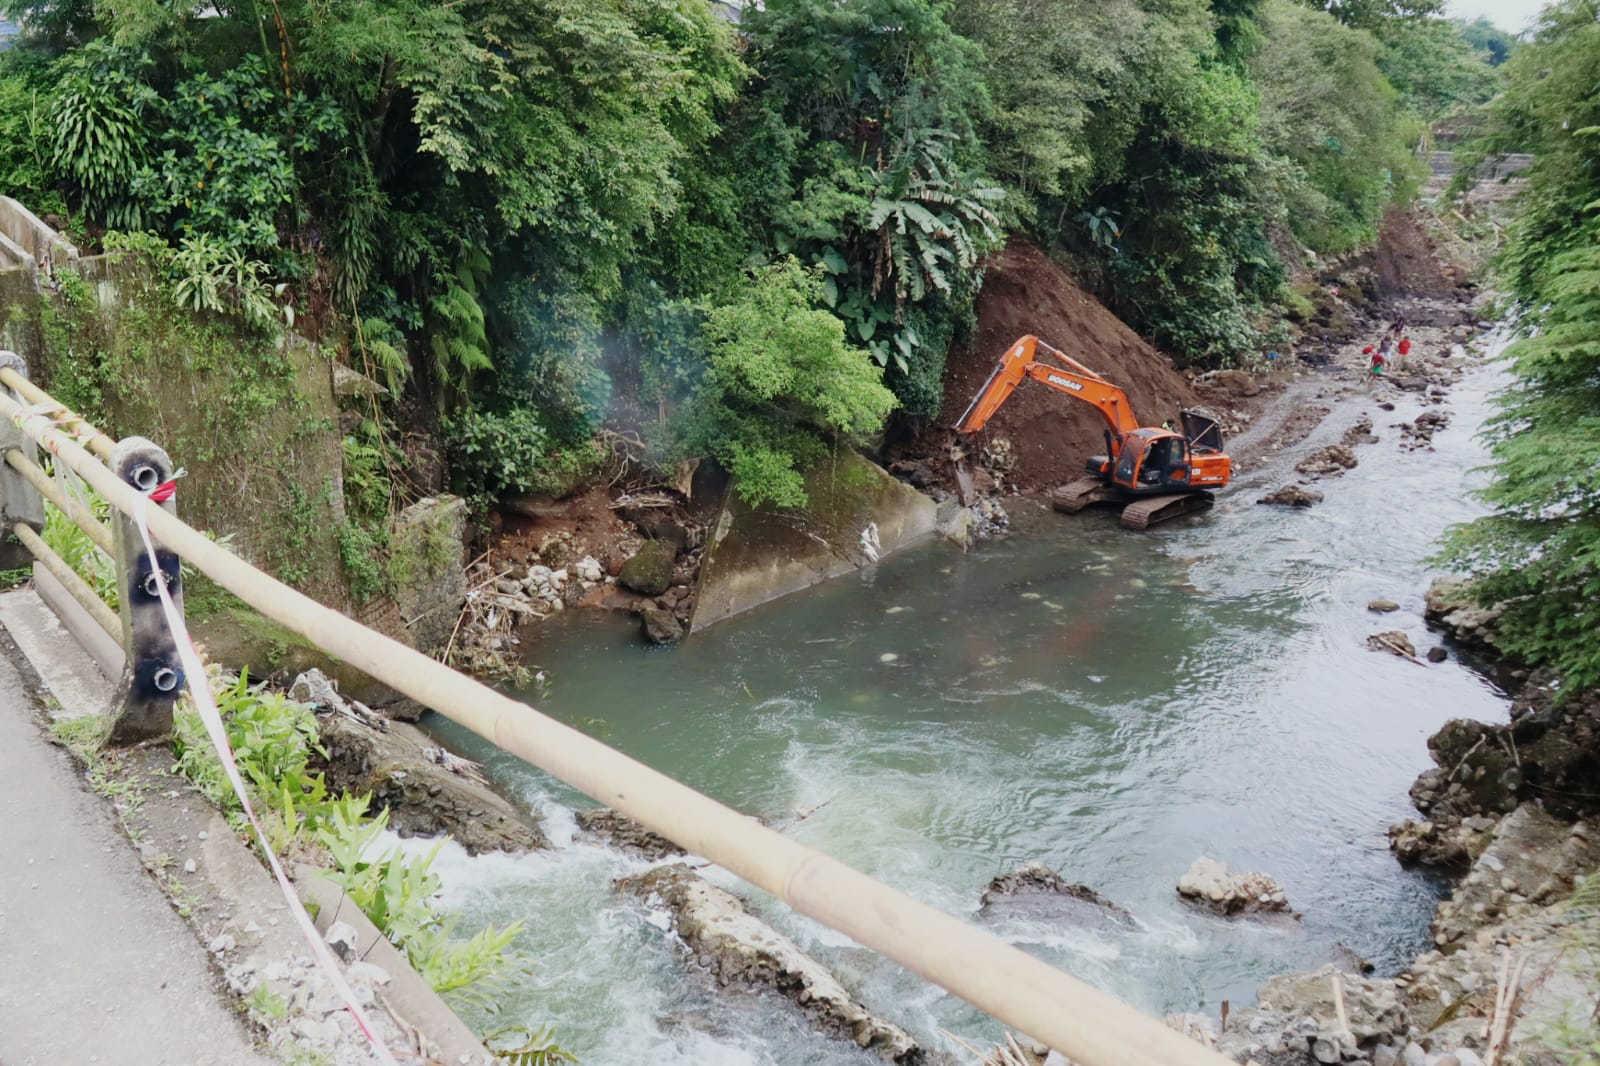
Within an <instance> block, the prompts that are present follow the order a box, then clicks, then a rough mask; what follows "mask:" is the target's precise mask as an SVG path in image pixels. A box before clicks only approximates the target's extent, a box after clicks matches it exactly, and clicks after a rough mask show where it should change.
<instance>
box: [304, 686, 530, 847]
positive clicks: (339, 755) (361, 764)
mask: <svg viewBox="0 0 1600 1066" xmlns="http://www.w3.org/2000/svg"><path fill="white" fill-rule="evenodd" d="M289 696H290V698H291V699H298V700H302V701H305V702H309V703H311V704H312V705H313V706H314V707H315V708H316V712H317V726H318V728H319V730H320V731H321V735H322V746H323V748H324V749H325V750H326V751H327V753H328V765H327V781H328V785H329V787H330V788H335V789H343V790H344V791H346V792H351V793H355V794H363V793H370V794H371V796H372V802H373V806H374V808H375V809H377V808H387V809H388V811H389V824H390V825H391V826H392V827H393V828H394V830H395V831H396V832H397V833H399V834H400V835H401V836H413V835H415V836H434V835H436V834H439V833H449V834H450V835H451V836H452V837H454V838H455V839H456V841H457V842H459V843H460V844H461V845H462V847H464V848H466V849H467V852H468V854H471V855H477V854H480V853H482V852H486V851H508V852H522V851H528V850H531V849H535V848H546V847H549V843H548V841H546V839H545V835H544V832H543V830H542V828H541V827H540V824H539V819H538V816H536V815H535V814H533V813H532V812H531V811H528V810H525V809H524V808H521V807H518V806H517V805H515V804H513V803H511V802H510V801H509V800H507V799H506V798H505V797H504V796H501V795H500V794H499V793H498V792H496V791H495V790H494V789H493V788H492V787H490V785H489V782H488V780H487V779H486V778H485V777H484V776H483V772H482V767H480V766H478V764H477V763H474V762H471V761H469V760H467V759H462V758H458V757H456V756H454V755H452V754H450V753H449V752H448V751H446V750H445V749H443V748H441V747H438V746H437V745H436V743H435V742H434V741H433V739H432V738H430V737H429V736H428V735H427V734H426V733H424V732H422V731H421V730H420V729H417V728H416V727H415V726H410V725H406V724H405V723H403V722H391V721H388V720H387V719H385V718H383V716H381V715H378V714H375V713H374V712H372V711H370V710H368V709H367V708H366V707H364V706H363V705H362V704H360V703H355V702H353V701H346V700H345V699H344V697H343V696H341V695H339V693H338V692H337V690H335V689H334V687H333V684H332V683H331V682H330V681H329V680H328V679H327V678H326V677H324V676H323V674H322V671H320V670H308V671H306V672H305V673H304V674H301V675H300V676H299V677H297V678H296V679H295V682H294V684H293V685H292V686H291V687H290V689H289Z"/></svg>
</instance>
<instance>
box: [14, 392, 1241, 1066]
mask: <svg viewBox="0 0 1600 1066" xmlns="http://www.w3.org/2000/svg"><path fill="white" fill-rule="evenodd" d="M0 380H3V378H0ZM22 413H23V409H22V408H21V407H20V405H18V404H16V403H15V402H14V401H12V400H11V399H10V398H9V397H3V396H0V415H3V416H5V417H8V418H17V417H18V416H20V415H22ZM22 423H23V428H24V429H25V430H26V431H27V432H28V434H29V435H30V436H32V437H33V438H34V439H35V440H36V441H38V442H39V444H40V445H41V446H42V447H44V448H46V449H47V450H49V451H50V452H52V453H53V454H55V455H56V456H58V457H59V458H60V459H61V460H62V461H63V462H65V463H66V464H67V465H68V466H69V467H71V468H72V469H73V470H75V471H76V472H77V473H78V475H79V476H80V477H82V478H83V479H84V480H85V481H87V482H88V483H89V484H90V485H91V486H92V487H93V488H94V489H96V490H97V491H98V492H99V493H100V495H101V496H102V497H104V498H105V499H106V500H107V501H109V502H110V504H111V505H112V506H113V507H115V508H117V509H118V510H119V511H122V512H123V513H125V514H133V513H135V511H136V509H137V508H139V507H141V506H142V507H143V509H144V513H145V516H146V519H147V521H148V523H149V527H150V532H151V534H152V535H153V536H154V537H155V538H156V539H157V540H159V541H161V542H162V543H163V544H164V545H165V546H166V547H168V548H170V549H171V550H172V551H175V552H177V553H178V554H179V555H180V556H182V557H183V558H185V559H187V560H188V561H189V562H190V563H191V564H192V565H193V566H194V567H195V568H196V569H198V570H199V571H200V572H201V573H203V574H205V575H206V576H207V577H209V578H210V579H211V580H212V581H214V582H216V583H217V584H218V585H220V586H222V587H223V588H225V589H227V590H228V591H229V592H232V593H233V594H234V595H236V596H238V597H239V598H240V599H242V600H244V601H245V602H246V603H248V604H250V605H251V606H252V607H254V608H256V610H258V611H260V612H261V613H262V614H264V615H266V616H267V617H269V618H272V619H273V620H274V621H276V622H278V623H279V624H281V625H284V626H287V627H288V628H289V629H292V630H293V631H295V632H296V633H299V634H300V635H301V636H304V637H305V638H307V639H308V640H310V641H311V642H312V643H314V644H316V645H317V646H318V647H320V648H322V649H323V650H324V651H326V652H328V653H330V654H332V655H334V656H336V657H338V658H340V659H342V660H344V661H345V662H347V663H349V664H350V665H352V666H354V667H356V668H357V669H359V670H361V671H362V672H364V673H366V674H368V675H369V676H371V677H373V678H376V679H377V680H379V681H382V682H383V683H384V684H387V685H389V686H391V687H393V688H395V689H397V690H399V691H400V692H403V693H405V694H406V695H407V696H410V697H411V698H413V699H415V700H417V701H418V702H419V703H421V704H423V705H424V706H427V707H431V708H433V709H434V710H435V711H438V712H439V713H440V714H443V715H445V716H446V717H447V718H450V719H451V720H453V721H455V722H457V723H458V724H460V725H462V726H464V727H466V728H467V729H470V730H472V731H473V732H474V733H477V734H478V735H479V736H481V737H484V738H485V739H487V740H490V741H492V742H493V743H494V744H496V745H497V746H498V747H500V748H501V749H502V750H504V751H507V752H510V753H512V754H513V755H517V756H519V757H521V758H523V759H526V760H527V761H528V762H530V763H532V764H533V765H535V766H538V767H540V768H541V769H543V770H545V771H546V772H548V773H550V774H552V775H554V776H555V777H557V778H559V779H561V780H562V781H565V782H566V783H567V784H569V785H571V786H572V787H573V788H576V789H578V790H579V791H580V792H583V793H585V794H587V795H589V796H592V797H593V798H594V799H596V800H598V801H599V802H600V803H603V804H605V805H607V806H610V807H613V808H615V809H616V810H618V811H620V812H621V813H623V814H625V815H627V816H628V817H630V818H633V819H635V820H636V821H638V822H640V823H642V824H643V825H645V826H647V827H649V828H650V829H652V830H654V831H656V832H658V833H660V834H661V835H663V836H665V837H666V838H667V839H669V840H672V841H674V842H676V843H677V844H679V845H680V846H682V847H684V848H685V849H687V850H688V851H690V852H693V853H694V854H697V855H702V856H704V857H706V858H707V859H710V860H711V861H712V862H714V863H716V864H717V865H719V866H722V867H723V868H725V869H727V870H730V871H732V872H733V873H735V874H737V875H738V876H739V877H742V878H743V879H744V880H746V881H748V882H750V883H751V884H753V885H756V886H757V887H759V888H762V889H764V890H766V891H767V892H770V893H771V894H772V895H774V896H776V897H777V898H778V899H780V900H782V901H783V902H784V903H786V904H788V905H789V906H790V907H793V908H794V909H795V910H797V911H799V912H800V913H802V914H805V915H808V916H810V917H812V918H815V919H816V920H817V921H820V922H822V923H823V924H824V925H826V926H829V927H830V928H832V929H835V930H837V931H839V932H841V933H844V934H845V935H847V936H849V937H851V938H852V939H854V940H855V941H857V942H858V943H860V944H863V945H865V946H867V947H869V948H872V949H873V950H875V951H877V952H879V953H880V954H882V955H884V956H886V957H888V958H890V959H893V960H894V961H895V962H898V963H900V964H901V965H902V966H904V967H906V968H907V969H909V970H911V971H912V972H914V973H917V974H919V975H921V976H922V977H925V978H927V979H928V980H929V981H932V982H933V983H934V984H937V985H939V986H940V987H942V988H945V989H947V990H949V991H950V992H952V993H954V994H955V995H957V996H959V997H961V998H962V999H964V1000H966V1001H967V1002H968V1003H970V1004H972V1005H973V1006H975V1007H977V1008H978V1009H980V1010H982V1011H984V1012H985V1013H987V1014H990V1015H992V1016H993V1017H995V1018H997V1019H999V1020H1000V1021H1002V1022H1004V1023H1006V1024H1007V1025H1009V1026H1011V1027H1012V1028H1014V1029H1017V1030H1019V1031H1021V1032H1025V1033H1027V1034H1029V1035H1030V1036H1032V1037H1034V1038H1035V1039H1037V1040H1042V1041H1043V1042H1045V1043H1046V1044H1048V1045H1050V1046H1051V1047H1053V1048H1055V1049H1057V1050H1059V1051H1060V1052H1061V1053H1062V1054H1064V1055H1066V1056H1068V1057H1069V1058H1071V1059H1072V1060H1074V1061H1075V1062H1077V1063H1079V1064H1080V1066H1129V1064H1131V1063H1137V1064H1139V1066H1225V1064H1227V1062H1228V1060H1227V1059H1225V1058H1223V1057H1222V1056H1221V1055H1219V1054H1217V1053H1216V1052H1214V1051H1211V1050H1208V1049H1206V1048H1204V1047H1202V1046H1201V1045H1200V1044H1197V1043H1195V1042H1194V1041H1191V1040H1189V1039H1188V1038H1186V1037H1184V1036H1182V1035H1181V1034H1179V1033H1177V1032H1175V1031H1173V1030H1171V1029H1169V1028H1167V1027H1166V1026H1165V1025H1163V1024H1162V1023H1161V1022H1159V1021H1157V1020H1156V1019H1154V1018H1151V1017H1149V1016H1148V1015H1145V1014H1142V1013H1140V1012H1139V1011H1137V1010H1135V1009H1134V1008H1133V1007H1130V1006H1129V1005H1127V1004H1126V1003H1123V1002H1122V1001H1121V1000H1119V999H1117V998H1116V997H1114V996H1110V995H1107V994H1106V993H1104V992H1101V991H1100V990H1099V989H1096V988H1094V987H1093V986H1091V985H1089V984H1086V983H1085V982H1083V981H1080V980H1078V979H1077V978H1074V977H1071V976H1069V975H1067V974H1065V973H1063V972H1061V971H1060V970H1057V969H1055V968H1053V967H1051V966H1048V965H1046V964H1045V963H1043V962H1041V961H1039V960H1038V959H1035V958H1033V957H1032V956H1030V955H1028V954H1026V953H1025V952H1023V951H1020V950H1018V949H1017V948H1014V947H1012V946H1011V945H1009V944H1006V943H1004V942H1003V941H1001V940H999V939H998V938H996V937H994V936H992V935H991V934H989V933H986V932H983V931H982V930H980V929H978V928H976V927H975V926H972V925H969V924H968V923H966V922H964V921H962V920H960V919H958V918H954V917H952V916H950V915H948V914H945V913H944V912H943V911H940V910H937V909H935V908H933V907H930V906H929V905H927V904H926V903H923V902H921V901H920V900H916V899H913V898H912V897H910V896H908V895H906V894H905V893H903V892H899V891H897V890H895V889H892V888H890V887H888V886H887V885H884V884H882V883H880V882H878V881H876V880H874V879H872V878H870V877H868V876H866V875H865V874H863V873H861V872H859V871H857V870H854V869H851V868H850V867H849V866H846V865H845V864H844V863H842V862H839V861H838V860H837V859H834V858H831V857H830V856H828V855H824V854H823V853H821V852H819V851H816V850H813V849H811V848H808V847H805V846H804V845H801V844H799V843H796V842H795V841H792V840H790V839H788V838H786V837H784V836H783V835H781V834H779V833H775V832H773V831H772V830H770V829H767V828H766V827H765V826H762V825H760V824H758V823H756V822H754V821H752V820H751V819H749V818H747V817H745V816H744V815H743V814H740V813H739V812H738V811H735V810H733V809H731V808H729V807H725V806H723V805H722V804H720V803H717V802H716V801H714V800H712V799H710V798H708V797H706V796H703V795H701V794H700V793H698V792H696V791H694V790H693V789H691V788H689V787H688V786H686V785H683V784H680V783H679V782H677V781H674V780H673V779H672V778H670V777H667V776H666V775H665V774H662V773H660V772H658V771H656V770H653V769H651V768H650V767H648V766H645V765H644V764H643V763H640V762H637V761H635V760H633V759H631V758H629V757H627V756H626V755H623V754H622V753H620V752H618V751H615V750H613V749H611V748H609V747H607V746H606V745H604V744H602V743H600V742H599V741H598V740H595V739H594V738H592V737H589V736H586V735H585V734H583V733H580V732H578V731H577V730H575V729H573V728H571V727H569V726H566V725H563V724H562V723H560V722H557V721H555V720H554V719H551V718H549V717H547V716H545V715H543V714H541V713H540V712H538V711H537V710H535V709H533V708H532V707H530V706H528V705H527V704H523V703H519V702H517V701H516V700H513V699H511V698H509V697H507V696H504V695H502V694H501V693H499V692H496V691H495V690H493V689H491V688H489V687H488V686H486V685H483V684H481V683H479V682H477V681H474V680H472V679H471V678H468V677H465V676H463V675H461V674H459V673H457V672H456V671H454V670H452V669H450V668H449V667H447V666H445V665H443V664H441V663H438V662H435V661H434V660H432V659H430V658H428V657H427V656H425V655H422V654H421V653H419V652H417V651H414V650H413V649H411V648H409V647H407V646H406V645H404V644H401V643H400V642H399V641H396V640H393V639H391V638H389V637H386V636H383V635H382V634H380V633H375V632H373V631H372V630H370V629H367V628H366V627H365V626H363V625H361V624H360V623H358V622H356V621H354V620H352V619H350V618H346V617H345V616H344V615H342V614H340V613H339V612H337V611H335V610H332V609H331V608H328V607H326V606H324V605H322V604H320V603H318V602H316V601H315V600H313V599H311V598H309V597H307V596H305V595H302V594H301V593H299V592H296V591H295V590H294V589H291V588H289V587H288V586H287V585H284V584H282V583H281V582H279V581H276V580H274V579H273V578H271V577H269V576H268V575H266V574H264V573H262V572H261V571H259V570H257V569H256V568H255V567H253V566H251V565H250V564H248V563H246V562H245V561H244V560H242V559H240V558H238V557H237V556H235V555H233V554H232V553H231V552H229V551H227V550H226V549H225V548H222V547H221V546H219V545H217V544H215V543H213V542H212V541H211V540H209V539H207V538H206V537H205V536H204V535H202V534H201V533H199V532H197V531H196V530H194V529H193V528H191V527H190V526H189V525H187V524H186V523H184V522H182V521H180V520H179V519H178V518H176V517H174V516H173V515H169V514H167V513H166V512H165V511H163V510H162V509H161V508H159V507H156V506H152V505H150V504H148V503H146V502H145V500H144V498H143V497H142V496H141V494H139V493H138V492H136V491H135V490H134V489H132V488H130V487H129V486H127V485H125V484H123V483H122V482H121V481H120V480H119V479H118V478H117V477H116V476H115V475H113V474H112V473H111V472H110V471H109V470H108V469H106V468H105V467H104V466H102V465H101V464H100V463H98V462H96V461H95V460H94V459H93V458H92V457H91V456H90V455H89V453H88V452H87V451H86V450H85V449H84V448H82V447H80V446H79V445H78V444H77V443H76V442H74V441H72V440H71V439H69V438H68V437H67V435H66V434H63V433H61V432H59V431H58V430H56V429H54V428H53V427H48V426H43V425H40V424H39V423H38V422H37V420H35V421H34V422H32V423H28V421H27V420H26V419H23V420H22Z"/></svg>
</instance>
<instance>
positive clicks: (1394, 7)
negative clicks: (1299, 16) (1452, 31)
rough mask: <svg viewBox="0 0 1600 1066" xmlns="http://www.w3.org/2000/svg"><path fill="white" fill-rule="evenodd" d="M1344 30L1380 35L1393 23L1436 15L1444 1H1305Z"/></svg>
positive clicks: (1441, 8) (1442, 7)
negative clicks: (1340, 25)
mask: <svg viewBox="0 0 1600 1066" xmlns="http://www.w3.org/2000/svg"><path fill="white" fill-rule="evenodd" d="M1306 4H1307V6H1308V7H1311V8H1314V9H1316V10H1319V11H1326V12H1327V13H1328V14H1330V15H1332V16H1333V17H1334V18H1336V19H1338V20H1339V21H1340V22H1342V23H1344V24H1345V25H1346V26H1350V27H1352V28H1354V29H1358V30H1371V31H1372V32H1373V33H1378V34H1381V33H1383V32H1384V31H1385V30H1387V29H1388V28H1389V27H1391V26H1393V25H1394V24H1395V23H1399V22H1406V21H1409V20H1414V19H1421V18H1427V17H1428V16H1429V15H1437V14H1438V13H1439V12H1440V11H1442V10H1444V0H1306Z"/></svg>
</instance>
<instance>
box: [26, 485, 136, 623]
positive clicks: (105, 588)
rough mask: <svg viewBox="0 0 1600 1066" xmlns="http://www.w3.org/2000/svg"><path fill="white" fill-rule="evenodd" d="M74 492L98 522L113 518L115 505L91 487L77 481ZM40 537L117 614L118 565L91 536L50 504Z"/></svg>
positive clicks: (45, 510) (46, 506)
mask: <svg viewBox="0 0 1600 1066" xmlns="http://www.w3.org/2000/svg"><path fill="white" fill-rule="evenodd" d="M71 483H72V485H73V488H72V489H70V490H69V491H76V492H78V493H80V494H81V498H82V500H84V501H86V502H85V506H84V510H85V511H87V512H88V513H89V514H90V515H92V516H93V517H94V518H95V520H96V521H99V522H105V521H106V519H107V518H109V517H110V515H111V505H110V504H108V503H106V501H105V500H103V499H101V498H100V495H99V494H98V493H96V492H95V491H94V490H93V489H91V488H89V487H88V486H87V485H83V484H81V483H78V481H77V479H76V478H75V477H74V478H72V479H71ZM39 537H40V539H41V540H43V541H44V542H45V544H47V545H49V547H50V549H51V550H52V551H54V552H55V553H56V554H57V555H59V556H61V560H62V561H63V562H64V563H66V564H67V566H69V567H70V568H71V569H72V571H73V573H75V574H77V575H78V576H79V577H81V578H83V580H84V581H85V582H87V583H88V585H89V587H90V588H91V589H93V590H94V594H95V595H96V596H99V597H100V598H101V599H102V600H104V601H105V603H106V605H107V606H108V607H110V608H111V609H112V610H113V611H115V610H116V609H117V606H118V604H119V603H120V601H121V595H120V589H119V586H118V583H117V564H116V561H115V560H114V559H112V558H111V556H109V555H107V554H106V553H105V552H103V551H101V550H100V547H99V545H97V544H95V542H94V541H92V540H90V539H89V534H87V533H85V532H84V531H83V530H81V529H79V528H78V524H77V523H76V522H74V521H73V520H72V519H70V518H68V517H67V516H66V514H64V513H63V512H62V511H60V510H58V509H57V508H56V506H55V505H54V504H50V503H46V504H45V508H44V529H43V530H42V531H41V532H40V534H39Z"/></svg>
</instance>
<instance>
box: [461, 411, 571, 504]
mask: <svg viewBox="0 0 1600 1066" xmlns="http://www.w3.org/2000/svg"><path fill="white" fill-rule="evenodd" d="M444 440H445V455H446V457H447V458H448V459H449V461H450V478H451V482H452V483H453V484H454V485H455V488H456V491H457V492H459V493H461V494H462V495H463V496H466V497H469V498H471V499H476V500H480V501H481V500H484V499H494V498H497V497H500V496H504V495H510V494H514V493H522V492H531V491H533V489H534V487H535V486H536V485H537V484H538V482H539V475H540V470H541V469H542V466H543V463H544V460H545V456H546V454H547V443H548V434H547V433H546V432H545V428H544V426H543V424H542V423H540V421H539V417H538V416H537V415H536V414H535V413H534V412H533V411H532V410H531V409H530V408H527V407H514V408H512V409H510V410H509V411H478V410H468V411H463V412H461V413H460V414H458V415H455V416H454V417H452V418H450V419H449V420H448V421H446V422H445V424H444Z"/></svg>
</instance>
